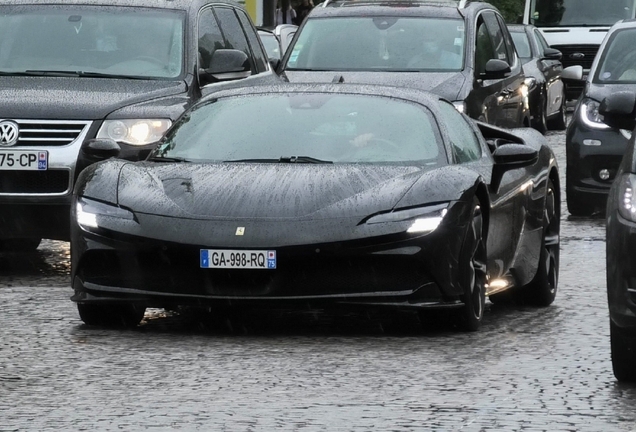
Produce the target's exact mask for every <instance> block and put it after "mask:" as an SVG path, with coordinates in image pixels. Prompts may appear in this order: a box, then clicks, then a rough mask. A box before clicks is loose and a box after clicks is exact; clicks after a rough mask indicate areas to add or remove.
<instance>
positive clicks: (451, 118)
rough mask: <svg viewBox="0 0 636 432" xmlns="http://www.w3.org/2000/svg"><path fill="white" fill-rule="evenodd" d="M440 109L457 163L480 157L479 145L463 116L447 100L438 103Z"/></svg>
mask: <svg viewBox="0 0 636 432" xmlns="http://www.w3.org/2000/svg"><path fill="white" fill-rule="evenodd" d="M440 110H441V112H442V121H443V122H444V124H445V125H446V130H447V131H448V135H449V137H450V140H451V146H452V148H453V153H454V155H455V160H456V161H457V163H465V162H470V161H475V160H478V159H480V158H481V145H480V144H479V140H478V139H477V137H476V136H475V132H474V131H473V129H472V128H471V127H470V125H469V124H468V123H467V122H466V119H465V118H464V116H463V115H462V114H460V113H459V112H458V111H457V109H456V108H455V107H454V106H452V105H451V104H449V103H447V102H442V103H440Z"/></svg>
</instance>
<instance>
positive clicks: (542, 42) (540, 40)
mask: <svg viewBox="0 0 636 432" xmlns="http://www.w3.org/2000/svg"><path fill="white" fill-rule="evenodd" d="M534 36H535V37H536V38H537V42H538V43H539V50H541V52H540V54H541V57H543V55H544V53H545V49H546V48H550V45H548V41H546V40H545V38H544V37H543V35H542V34H541V32H540V31H539V30H535V31H534Z"/></svg>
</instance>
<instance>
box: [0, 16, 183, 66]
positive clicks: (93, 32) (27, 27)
mask: <svg viewBox="0 0 636 432" xmlns="http://www.w3.org/2000/svg"><path fill="white" fill-rule="evenodd" d="M183 23H184V16H183V14H182V13H180V12H177V11H164V10H152V9H139V8H135V9H131V8H108V7H105V6H100V7H99V9H97V8H90V7H79V6H74V7H70V6H59V5H55V6H46V7H44V6H29V7H17V6H16V7H2V8H0V73H2V74H22V73H25V74H35V75H37V74H51V75H56V74H60V75H68V74H77V75H83V74H87V75H92V76H100V75H104V76H130V77H140V78H175V77H178V76H179V75H181V71H182V68H183V40H184V36H183V33H184V32H183V29H184V24H183Z"/></svg>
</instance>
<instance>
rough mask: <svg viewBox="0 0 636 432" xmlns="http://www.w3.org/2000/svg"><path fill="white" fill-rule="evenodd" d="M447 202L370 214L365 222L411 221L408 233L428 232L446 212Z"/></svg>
mask: <svg viewBox="0 0 636 432" xmlns="http://www.w3.org/2000/svg"><path fill="white" fill-rule="evenodd" d="M447 209H448V204H440V205H436V206H430V207H417V208H412V209H408V210H397V211H393V212H389V213H381V214H379V215H375V216H372V217H371V218H369V219H368V220H367V222H366V223H367V224H376V223H386V222H405V221H409V222H411V223H410V225H409V227H408V228H407V229H406V232H407V233H409V234H429V233H431V232H433V231H435V230H436V229H437V227H438V226H439V225H440V224H441V223H442V220H443V219H444V216H445V215H446V213H447V211H448V210H447Z"/></svg>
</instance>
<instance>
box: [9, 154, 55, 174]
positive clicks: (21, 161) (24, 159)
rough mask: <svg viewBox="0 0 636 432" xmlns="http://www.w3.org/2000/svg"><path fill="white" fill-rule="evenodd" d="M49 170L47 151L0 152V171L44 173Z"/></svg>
mask: <svg viewBox="0 0 636 432" xmlns="http://www.w3.org/2000/svg"><path fill="white" fill-rule="evenodd" d="M48 168H49V153H48V152H47V151H28V150H15V151H7V150H0V170H2V171H9V170H11V171H46V170H47V169H48Z"/></svg>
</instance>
